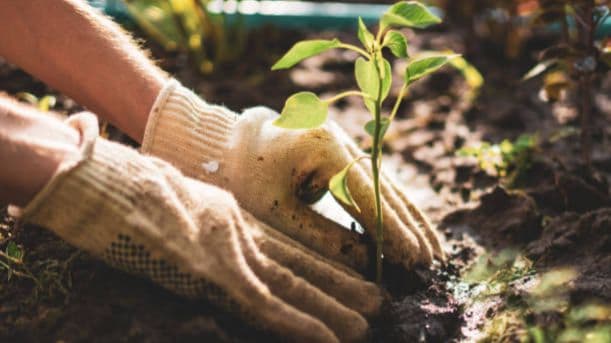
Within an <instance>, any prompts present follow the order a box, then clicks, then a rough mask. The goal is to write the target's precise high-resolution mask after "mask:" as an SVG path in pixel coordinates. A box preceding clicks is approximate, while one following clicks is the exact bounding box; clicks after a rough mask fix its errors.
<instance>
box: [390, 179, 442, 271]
mask: <svg viewBox="0 0 611 343" xmlns="http://www.w3.org/2000/svg"><path fill="white" fill-rule="evenodd" d="M385 178H386V179H387V182H388V184H389V185H390V187H392V188H393V190H394V191H395V194H396V195H397V196H398V197H399V198H400V199H401V201H402V202H403V204H404V205H405V207H406V208H407V210H408V211H409V213H410V214H411V216H412V217H413V218H414V219H415V220H416V222H417V223H418V224H419V225H420V227H421V228H422V230H423V231H424V234H425V235H426V237H427V238H428V241H429V243H430V244H431V247H432V249H433V254H434V256H435V258H437V259H438V260H440V261H444V260H445V253H444V251H443V248H442V247H441V241H440V239H439V236H438V235H437V232H436V231H435V229H434V228H433V225H432V224H431V222H430V221H429V219H428V218H427V217H426V215H425V214H424V213H422V211H420V209H419V208H418V207H417V206H416V205H414V203H412V202H411V200H409V198H408V197H407V195H406V194H405V191H403V190H402V189H400V187H399V186H398V185H397V184H396V183H395V182H393V181H392V180H390V179H389V178H388V177H386V176H385Z"/></svg>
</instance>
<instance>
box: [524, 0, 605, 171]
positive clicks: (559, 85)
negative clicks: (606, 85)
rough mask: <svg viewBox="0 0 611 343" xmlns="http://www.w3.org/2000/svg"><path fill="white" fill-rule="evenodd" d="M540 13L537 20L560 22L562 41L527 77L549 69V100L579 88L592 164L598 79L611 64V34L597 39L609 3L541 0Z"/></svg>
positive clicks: (585, 155)
mask: <svg viewBox="0 0 611 343" xmlns="http://www.w3.org/2000/svg"><path fill="white" fill-rule="evenodd" d="M536 13H537V16H536V17H535V23H543V24H546V25H548V24H551V23H560V25H561V27H562V36H561V40H560V42H558V43H557V44H555V45H553V46H551V47H549V48H547V49H545V50H544V51H543V52H542V53H541V54H540V56H539V63H538V64H537V65H536V66H534V67H533V68H532V69H531V70H530V71H529V72H528V73H527V74H526V75H525V76H524V80H527V79H530V78H533V77H536V76H538V75H540V74H543V73H545V77H544V82H543V89H542V92H541V94H542V95H543V98H544V100H547V101H556V100H558V99H560V98H561V97H562V94H563V93H564V92H565V91H566V90H567V89H568V88H572V87H574V88H576V90H577V96H578V99H577V103H576V106H577V108H578V110H579V115H580V117H581V150H582V159H583V161H584V163H585V164H586V165H587V166H588V167H589V166H590V163H591V154H592V152H591V150H592V147H591V146H592V143H591V129H592V118H591V117H592V112H593V111H592V109H593V104H592V102H593V94H592V93H593V88H594V81H595V80H596V79H597V78H598V76H599V75H603V74H604V73H606V72H607V71H608V70H609V67H611V49H609V44H608V38H607V39H606V41H605V40H600V41H599V40H597V38H596V31H597V28H598V26H599V25H600V24H601V23H604V22H605V19H606V18H607V17H608V16H609V7H608V6H607V5H606V4H605V1H595V0H583V1H575V0H561V1H547V2H541V4H540V8H538V9H537V12H536ZM571 23H573V24H574V25H570V24H571Z"/></svg>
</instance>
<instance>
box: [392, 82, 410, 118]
mask: <svg viewBox="0 0 611 343" xmlns="http://www.w3.org/2000/svg"><path fill="white" fill-rule="evenodd" d="M406 91H407V82H404V83H403V85H402V86H401V90H400V91H399V95H398V96H397V101H395V105H394V106H393V108H392V112H390V116H389V117H388V121H389V122H392V120H393V119H395V115H396V114H397V111H398V110H399V105H401V101H402V100H403V97H404V96H405V92H406Z"/></svg>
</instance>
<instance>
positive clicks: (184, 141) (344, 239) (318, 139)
mask: <svg viewBox="0 0 611 343" xmlns="http://www.w3.org/2000/svg"><path fill="white" fill-rule="evenodd" d="M276 117H277V114H276V113H275V112H273V111H272V110H269V109H266V108H263V107H257V108H253V109H250V110H247V111H245V112H244V113H243V114H242V115H241V116H240V117H238V116H237V115H236V114H235V113H233V112H231V111H229V110H227V109H226V108H223V107H219V106H211V105H208V104H207V103H205V102H204V101H203V100H201V99H200V98H199V97H198V96H197V95H195V94H194V93H192V92H191V91H189V90H187V89H186V88H184V87H182V86H181V85H180V84H179V83H178V82H177V81H172V82H170V83H169V84H168V85H167V86H166V87H165V88H164V89H163V90H162V92H161V93H160V94H159V96H158V98H157V100H156V102H155V104H154V106H153V108H152V110H151V113H150V116H149V122H148V123H147V128H146V132H145V135H144V141H143V145H142V150H143V151H144V152H146V153H151V154H153V155H156V156H159V157H161V158H162V159H164V160H166V161H169V162H171V163H172V164H174V165H175V166H177V167H178V168H179V169H181V170H182V171H183V172H184V173H185V174H187V175H189V176H191V177H195V178H198V179H200V180H205V181H208V182H210V183H212V184H215V185H217V186H220V187H222V188H224V189H227V190H229V191H231V192H232V193H233V194H234V195H235V197H236V199H237V200H238V202H239V203H240V205H241V206H242V207H244V208H245V209H246V210H248V211H249V212H251V213H252V214H253V215H255V216H256V217H257V218H259V219H261V220H263V221H265V222H266V223H268V224H270V225H271V226H273V227H275V228H277V229H279V230H281V231H283V232H284V233H286V234H287V235H289V236H291V237H292V238H294V239H296V240H298V241H300V242H301V243H303V244H305V245H307V246H308V247H311V248H312V249H314V250H316V251H318V252H320V253H321V254H323V255H325V256H327V257H329V258H332V259H334V260H337V261H340V262H342V263H345V264H347V265H350V266H353V267H355V268H359V269H361V268H363V267H364V266H366V265H367V264H368V263H369V262H370V261H369V260H368V257H369V256H371V255H370V254H369V253H368V252H367V247H366V246H365V245H364V244H362V243H361V242H360V240H359V237H358V236H357V235H356V234H355V233H353V232H349V231H348V230H342V229H341V228H339V227H338V225H337V224H335V223H333V222H331V221H329V220H327V219H326V218H323V217H322V216H320V215H319V214H317V213H316V212H314V211H313V210H311V209H310V208H309V206H308V203H309V202H312V201H315V200H317V199H318V198H319V197H320V196H321V195H322V194H323V193H324V191H325V190H326V188H327V184H328V180H329V178H330V177H331V176H333V175H334V174H335V173H337V172H339V171H340V170H341V169H342V168H344V167H345V166H346V165H347V164H348V163H350V162H351V161H353V160H354V159H355V158H357V157H358V156H361V155H362V152H361V151H360V150H359V149H358V147H357V146H356V144H355V143H354V142H353V141H352V140H351V139H350V137H348V135H347V134H346V133H345V132H344V131H343V130H342V129H341V128H340V127H339V126H337V125H336V124H335V123H333V122H328V123H326V124H325V125H324V126H322V127H320V128H317V129H311V130H285V129H281V128H278V127H276V126H274V125H273V124H272V122H273V120H274V119H275V118H276ZM381 179H382V180H381V189H382V201H383V215H384V224H385V225H384V232H385V241H384V256H385V258H387V259H388V260H390V261H391V262H394V263H402V264H403V265H404V266H406V267H408V268H409V267H411V266H412V265H413V264H415V263H421V264H424V265H429V264H430V263H431V262H432V261H433V259H434V258H435V257H436V258H438V259H443V258H444V253H443V251H442V249H441V245H440V243H439V239H438V238H437V235H436V233H435V231H434V229H433V228H432V226H431V224H430V223H429V221H428V220H427V219H426V217H425V216H424V214H423V213H422V212H421V211H420V210H419V209H418V208H417V207H416V206H415V205H414V204H413V203H412V202H411V201H410V200H409V199H408V198H407V196H406V194H405V192H404V191H402V190H401V189H400V187H399V185H398V184H396V183H395V182H393V181H392V180H391V179H390V178H388V177H387V176H383V177H382V178H381ZM348 180H349V181H348V182H349V188H350V191H351V193H352V196H353V198H354V199H355V201H356V203H357V204H358V206H359V207H360V209H361V211H360V212H357V211H355V209H354V208H352V207H347V208H346V210H347V211H348V212H350V213H351V214H352V215H353V216H354V218H356V219H357V220H358V221H359V222H360V224H361V225H363V226H364V227H365V229H366V230H367V231H368V232H369V233H370V236H371V237H374V238H375V234H374V232H375V218H376V215H375V206H374V195H373V187H372V177H371V173H370V168H369V166H368V161H360V162H359V163H357V164H356V165H355V166H354V167H353V168H352V169H351V170H350V173H349V176H348Z"/></svg>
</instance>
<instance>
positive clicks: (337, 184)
mask: <svg viewBox="0 0 611 343" xmlns="http://www.w3.org/2000/svg"><path fill="white" fill-rule="evenodd" d="M357 161H358V159H356V160H354V161H352V162H350V164H348V165H347V166H346V167H344V169H342V170H341V171H340V172H339V173H337V174H335V175H333V177H331V179H330V180H329V190H330V191H331V194H333V196H334V197H335V198H336V199H338V200H339V201H341V202H343V203H344V204H346V205H348V206H352V207H354V208H355V209H356V210H357V212H361V209H360V208H359V206H358V205H357V204H356V202H355V201H354V199H353V198H352V195H351V194H350V189H348V172H349V171H350V168H352V166H353V165H354V164H355V163H356V162H357Z"/></svg>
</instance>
